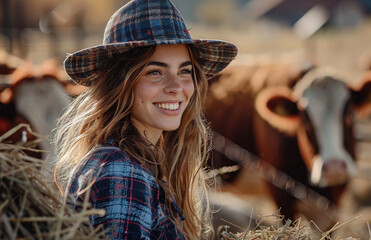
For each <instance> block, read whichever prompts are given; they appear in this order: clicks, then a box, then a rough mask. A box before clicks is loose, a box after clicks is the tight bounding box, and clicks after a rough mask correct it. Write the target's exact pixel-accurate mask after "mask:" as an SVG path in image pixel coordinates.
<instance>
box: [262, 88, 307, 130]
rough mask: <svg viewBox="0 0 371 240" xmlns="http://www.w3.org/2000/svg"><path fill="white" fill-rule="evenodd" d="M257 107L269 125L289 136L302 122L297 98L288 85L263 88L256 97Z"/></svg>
mask: <svg viewBox="0 0 371 240" xmlns="http://www.w3.org/2000/svg"><path fill="white" fill-rule="evenodd" d="M255 109H256V112H257V113H258V115H259V116H260V117H261V118H262V119H263V120H264V121H266V122H267V123H268V124H269V125H271V126H273V127H274V128H276V129H278V130H279V131H281V132H284V133H285V134H287V135H289V136H294V135H295V134H296V132H297V129H298V127H299V124H300V116H299V109H298V107H297V99H296V98H295V97H294V96H293V94H292V90H291V89H290V88H288V87H274V88H267V89H265V90H262V91H261V92H260V93H259V94H258V95H257V97H256V101H255Z"/></svg>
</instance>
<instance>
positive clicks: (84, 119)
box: [54, 45, 211, 239]
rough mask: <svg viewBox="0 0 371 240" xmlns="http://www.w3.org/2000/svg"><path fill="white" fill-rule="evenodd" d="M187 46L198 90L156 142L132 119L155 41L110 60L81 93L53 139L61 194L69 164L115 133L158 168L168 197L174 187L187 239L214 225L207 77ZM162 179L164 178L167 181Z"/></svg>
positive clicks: (127, 149)
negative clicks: (177, 123) (171, 128)
mask: <svg viewBox="0 0 371 240" xmlns="http://www.w3.org/2000/svg"><path fill="white" fill-rule="evenodd" d="M186 46H187V48H188V51H189V54H190V57H191V61H192V63H193V81H194V86H195V91H194V94H193V96H192V97H191V99H190V102H189V104H188V106H187V108H186V110H185V111H184V113H183V116H182V121H181V124H180V127H179V128H178V129H177V130H175V131H168V132H165V131H164V132H163V134H162V136H161V137H160V140H159V142H158V144H157V145H156V146H151V144H150V142H149V141H147V140H146V139H144V138H143V137H142V136H141V134H140V133H139V132H138V131H137V130H136V129H135V127H133V125H132V124H131V121H130V111H131V107H132V104H133V99H134V94H135V93H134V86H135V83H136V82H137V79H138V76H139V75H140V74H141V72H142V71H143V69H144V68H145V66H146V64H147V63H148V61H149V59H150V57H151V56H152V55H153V53H154V51H155V47H154V46H151V47H140V48H136V49H133V50H131V51H130V52H127V53H126V54H122V55H120V56H119V57H115V58H114V59H112V60H111V61H110V62H109V63H107V67H106V71H105V72H102V73H101V74H100V78H99V79H98V80H97V81H96V84H94V85H93V86H92V87H90V88H89V89H88V90H87V91H86V92H84V93H83V94H81V95H80V96H78V97H77V98H76V99H75V100H74V101H73V103H72V104H71V106H70V107H69V108H68V110H67V111H66V112H65V113H64V114H63V116H62V117H61V118H60V120H59V122H58V126H57V130H56V133H55V141H54V145H55V151H56V153H57V158H58V163H57V166H56V168H55V172H54V176H55V181H56V184H57V186H58V187H59V189H60V190H61V192H62V194H63V189H65V188H66V187H67V186H66V185H67V182H68V179H69V178H70V177H71V176H69V173H70V172H71V169H72V168H73V167H74V166H76V165H77V164H78V163H79V162H80V161H81V160H82V158H83V156H84V155H85V154H87V153H88V152H89V151H90V150H91V149H93V148H94V147H95V146H97V145H99V144H102V143H104V142H105V141H107V139H108V138H109V137H114V138H115V139H116V140H117V139H118V140H119V145H120V148H122V149H123V151H125V152H126V153H127V154H128V155H130V156H131V157H133V158H135V159H136V160H138V161H139V162H140V163H141V164H142V165H144V166H146V167H149V168H151V169H152V170H155V171H154V172H155V175H156V176H155V177H156V178H158V179H157V180H158V183H159V184H160V185H161V186H162V187H163V188H164V190H165V193H166V199H167V203H168V204H170V193H172V194H173V196H174V198H175V200H176V202H177V204H178V205H179V207H180V209H181V211H182V213H183V215H184V216H185V218H186V220H185V221H184V222H183V226H182V227H180V226H181V223H180V222H179V219H177V218H176V217H174V216H170V219H172V221H173V222H174V223H175V224H176V226H177V227H179V228H182V229H183V231H184V233H185V235H186V237H187V239H199V237H200V234H201V232H210V230H211V227H210V218H209V213H210V210H209V204H208V200H207V194H206V191H207V185H206V183H205V176H204V169H203V168H204V166H205V162H206V160H207V157H208V153H209V151H210V131H209V128H208V126H207V123H206V121H205V118H204V115H203V107H204V101H205V98H206V92H207V87H208V83H207V79H206V77H205V75H204V74H203V73H202V71H201V69H200V66H199V64H198V60H197V59H198V57H197V54H198V52H197V51H196V50H195V49H194V47H193V46H191V45H186ZM149 146H150V147H149ZM160 163H161V164H160ZM161 179H163V180H166V182H167V184H166V186H164V185H163V184H162V183H161V181H159V180H161ZM170 209H171V208H170ZM201 228H202V229H201Z"/></svg>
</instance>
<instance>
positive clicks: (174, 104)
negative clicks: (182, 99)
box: [155, 103, 179, 110]
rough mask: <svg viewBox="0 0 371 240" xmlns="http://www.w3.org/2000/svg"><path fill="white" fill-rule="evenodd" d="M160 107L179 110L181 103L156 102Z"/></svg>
mask: <svg viewBox="0 0 371 240" xmlns="http://www.w3.org/2000/svg"><path fill="white" fill-rule="evenodd" d="M155 105H156V106H157V107H158V108H162V109H166V110H178V109H179V103H170V104H169V103H156V104H155Z"/></svg>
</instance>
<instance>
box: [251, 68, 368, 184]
mask: <svg viewBox="0 0 371 240" xmlns="http://www.w3.org/2000/svg"><path fill="white" fill-rule="evenodd" d="M255 107H256V110H257V113H258V114H259V116H260V117H261V118H263V120H265V121H267V122H268V123H269V124H270V125H272V126H273V127H275V128H276V129H278V130H279V131H281V132H283V133H285V134H286V135H290V136H297V140H298V146H299V149H300V153H301V155H302V158H303V160H304V162H305V164H306V166H307V168H308V171H309V172H310V181H311V182H312V184H314V185H317V186H321V187H325V186H332V185H337V184H342V183H345V182H346V181H347V179H348V178H349V176H351V175H352V174H353V173H354V172H355V171H356V166H355V163H354V159H355V147H354V145H355V141H354V134H353V125H354V113H355V112H359V111H362V112H363V113H366V112H367V111H368V112H369V110H370V107H371V78H370V79H365V80H364V81H363V82H362V84H361V86H360V87H358V88H351V87H349V86H348V85H347V84H346V83H345V82H344V81H343V80H341V78H339V77H337V76H335V75H334V74H332V73H329V72H328V71H324V70H323V69H315V70H312V71H311V72H309V73H308V74H306V75H305V76H304V77H303V79H302V80H300V81H299V82H298V84H297V85H296V86H295V87H294V89H293V90H292V89H289V88H287V87H274V88H269V89H266V90H264V91H262V92H261V93H260V94H259V95H258V96H257V99H256V103H255Z"/></svg>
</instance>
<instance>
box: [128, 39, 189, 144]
mask: <svg viewBox="0 0 371 240" xmlns="http://www.w3.org/2000/svg"><path fill="white" fill-rule="evenodd" d="M134 91H135V97H134V103H133V107H132V110H131V121H132V123H133V125H134V126H135V127H136V129H137V130H138V131H139V132H140V133H141V134H142V135H143V136H145V137H146V138H147V139H148V140H149V141H150V142H151V143H152V144H156V142H157V141H158V139H159V138H160V135H161V133H162V131H172V130H176V129H177V128H178V127H179V125H180V121H181V119H182V115H183V112H184V111H185V109H186V107H187V105H188V102H189V100H190V98H191V97H192V95H193V92H194V83H193V77H192V62H191V60H190V56H189V52H188V49H187V48H186V46H185V45H160V46H158V47H156V50H155V52H154V54H153V55H152V57H151V58H150V59H149V63H148V64H147V66H146V67H145V68H144V70H143V72H142V74H140V75H139V78H138V82H137V84H136V85H135V87H134Z"/></svg>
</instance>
